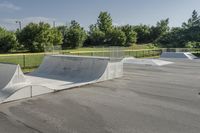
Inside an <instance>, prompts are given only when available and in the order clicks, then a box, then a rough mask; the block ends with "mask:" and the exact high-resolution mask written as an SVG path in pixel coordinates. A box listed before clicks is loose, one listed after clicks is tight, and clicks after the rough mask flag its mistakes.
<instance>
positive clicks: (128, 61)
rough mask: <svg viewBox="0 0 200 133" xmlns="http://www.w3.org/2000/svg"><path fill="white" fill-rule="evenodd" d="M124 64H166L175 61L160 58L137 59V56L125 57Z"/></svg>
mask: <svg viewBox="0 0 200 133" xmlns="http://www.w3.org/2000/svg"><path fill="white" fill-rule="evenodd" d="M123 63H124V64H134V65H146V66H164V65H169V64H172V63H173V62H169V61H164V60H160V59H135V58H130V57H129V58H124V59H123Z"/></svg>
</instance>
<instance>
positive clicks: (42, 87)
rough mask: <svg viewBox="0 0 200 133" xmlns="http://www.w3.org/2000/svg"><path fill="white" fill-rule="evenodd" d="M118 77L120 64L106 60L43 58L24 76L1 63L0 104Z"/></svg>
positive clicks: (96, 58)
mask: <svg viewBox="0 0 200 133" xmlns="http://www.w3.org/2000/svg"><path fill="white" fill-rule="evenodd" d="M121 76H123V63H122V62H121V61H110V59H109V58H106V57H87V56H67V55H53V56H46V57H45V58H44V60H43V63H42V64H41V65H40V67H39V68H38V69H37V70H36V71H35V72H32V73H30V74H27V75H24V74H23V72H22V71H21V68H20V66H19V65H12V64H0V103H4V102H9V101H14V100H18V99H23V98H30V97H33V96H38V95H42V94H46V93H51V92H54V91H60V90H64V89H69V88H73V87H77V86H82V85H86V84H91V83H96V82H101V81H105V80H110V79H113V78H119V77H121ZM28 81H29V82H28Z"/></svg>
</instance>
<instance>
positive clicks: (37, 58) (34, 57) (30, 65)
mask: <svg viewBox="0 0 200 133" xmlns="http://www.w3.org/2000/svg"><path fill="white" fill-rule="evenodd" d="M163 51H167V50H166V49H146V50H133V49H125V48H120V47H101V48H100V47H98V48H96V49H95V48H94V50H88V51H73V52H71V51H66V50H61V47H54V48H46V50H45V52H44V53H31V54H2V55H0V62H3V63H13V64H19V65H20V66H21V68H22V69H23V70H26V69H28V70H29V69H31V70H32V69H35V68H37V67H38V66H39V65H40V64H41V62H42V60H43V58H44V57H45V56H46V55H49V54H65V55H78V56H100V57H109V58H110V60H111V61H116V60H120V59H122V58H123V57H135V58H146V57H159V56H160V55H161V53H162V52H163ZM170 51H177V49H170ZM178 51H184V52H185V51H187V52H193V53H200V49H178Z"/></svg>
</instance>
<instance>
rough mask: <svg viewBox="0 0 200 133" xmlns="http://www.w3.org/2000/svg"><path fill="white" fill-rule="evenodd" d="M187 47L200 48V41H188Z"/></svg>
mask: <svg viewBox="0 0 200 133" xmlns="http://www.w3.org/2000/svg"><path fill="white" fill-rule="evenodd" d="M185 46H186V48H200V42H188V43H186V45H185Z"/></svg>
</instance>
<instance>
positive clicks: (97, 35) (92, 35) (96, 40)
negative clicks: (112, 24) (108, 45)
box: [88, 25, 105, 45]
mask: <svg viewBox="0 0 200 133" xmlns="http://www.w3.org/2000/svg"><path fill="white" fill-rule="evenodd" d="M89 28H90V30H89V32H88V39H89V40H90V43H91V44H92V45H103V44H104V43H105V33H104V32H102V31H101V30H100V29H99V28H98V27H97V26H96V25H90V27H89Z"/></svg>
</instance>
